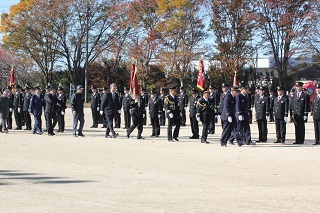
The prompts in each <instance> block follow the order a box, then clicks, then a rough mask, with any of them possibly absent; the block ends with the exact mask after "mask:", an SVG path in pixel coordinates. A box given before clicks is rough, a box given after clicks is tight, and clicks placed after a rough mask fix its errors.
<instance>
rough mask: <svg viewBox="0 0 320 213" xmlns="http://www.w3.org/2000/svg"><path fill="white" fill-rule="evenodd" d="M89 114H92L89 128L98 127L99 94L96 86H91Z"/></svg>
mask: <svg viewBox="0 0 320 213" xmlns="http://www.w3.org/2000/svg"><path fill="white" fill-rule="evenodd" d="M91 91H92V95H91V106H90V108H91V114H92V122H93V123H92V126H91V127H90V128H98V124H99V112H100V101H101V99H100V94H99V93H98V91H97V87H95V86H92V87H91Z"/></svg>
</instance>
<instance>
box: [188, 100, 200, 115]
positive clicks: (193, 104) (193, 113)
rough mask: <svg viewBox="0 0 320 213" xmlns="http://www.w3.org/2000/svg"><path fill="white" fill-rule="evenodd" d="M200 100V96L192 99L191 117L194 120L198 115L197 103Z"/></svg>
mask: <svg viewBox="0 0 320 213" xmlns="http://www.w3.org/2000/svg"><path fill="white" fill-rule="evenodd" d="M199 99H200V96H199V95H197V96H196V97H191V98H190V106H189V117H190V118H194V117H196V115H197V102H198V100H199Z"/></svg>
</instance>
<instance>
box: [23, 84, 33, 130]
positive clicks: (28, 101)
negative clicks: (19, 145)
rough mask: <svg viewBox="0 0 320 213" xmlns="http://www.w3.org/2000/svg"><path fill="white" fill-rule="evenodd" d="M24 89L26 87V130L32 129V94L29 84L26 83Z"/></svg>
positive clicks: (24, 110)
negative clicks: (30, 110) (30, 107)
mask: <svg viewBox="0 0 320 213" xmlns="http://www.w3.org/2000/svg"><path fill="white" fill-rule="evenodd" d="M24 89H25V95H24V101H23V109H22V111H23V116H24V121H25V125H26V128H25V130H31V116H30V114H29V106H30V101H31V98H32V94H31V92H30V89H31V88H30V86H29V85H27V84H26V85H25V88H24Z"/></svg>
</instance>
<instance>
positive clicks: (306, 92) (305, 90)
mask: <svg viewBox="0 0 320 213" xmlns="http://www.w3.org/2000/svg"><path fill="white" fill-rule="evenodd" d="M302 92H303V93H305V94H306V95H307V105H308V106H307V108H308V112H310V104H311V103H310V95H309V93H308V90H307V89H306V88H302ZM304 122H305V123H308V117H307V119H306V120H304Z"/></svg>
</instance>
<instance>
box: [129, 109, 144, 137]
mask: <svg viewBox="0 0 320 213" xmlns="http://www.w3.org/2000/svg"><path fill="white" fill-rule="evenodd" d="M136 127H138V135H137V138H138V139H139V138H141V134H142V131H143V116H142V114H141V115H136V116H132V125H131V126H130V127H129V128H128V129H127V134H128V136H129V135H130V134H131V132H133V130H134V129H135V128H136Z"/></svg>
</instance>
